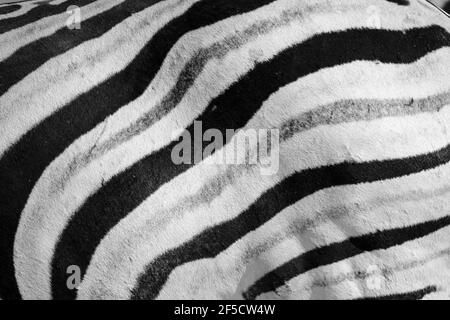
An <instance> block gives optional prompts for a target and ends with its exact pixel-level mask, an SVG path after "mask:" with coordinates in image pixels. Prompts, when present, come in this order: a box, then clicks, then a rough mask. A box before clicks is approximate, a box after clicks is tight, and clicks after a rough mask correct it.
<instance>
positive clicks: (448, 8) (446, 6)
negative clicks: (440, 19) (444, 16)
mask: <svg viewBox="0 0 450 320" xmlns="http://www.w3.org/2000/svg"><path fill="white" fill-rule="evenodd" d="M444 10H445V11H446V12H447V13H450V2H448V3H447V4H446V5H445V7H444Z"/></svg>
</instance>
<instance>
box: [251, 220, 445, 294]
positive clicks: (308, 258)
mask: <svg viewBox="0 0 450 320" xmlns="http://www.w3.org/2000/svg"><path fill="white" fill-rule="evenodd" d="M448 225H450V216H446V217H443V218H441V219H438V220H433V221H428V222H425V223H421V224H417V225H415V226H410V227H406V228H397V229H391V230H383V231H379V232H376V233H372V234H367V235H364V236H360V237H354V238H349V239H348V240H345V241H342V242H339V243H334V244H331V245H328V246H325V247H321V248H318V249H314V250H312V251H309V252H306V253H304V254H302V255H300V256H298V257H297V258H295V259H293V260H291V261H289V262H287V263H285V264H284V265H282V266H280V267H278V268H276V269H275V270H273V271H271V272H270V273H268V274H266V275H265V276H264V277H262V278H261V279H259V280H258V281H256V282H255V283H254V284H253V285H252V286H251V287H250V288H249V289H248V290H247V291H246V292H245V293H244V294H243V295H244V298H246V299H255V298H256V297H257V296H259V295H260V294H263V293H266V292H270V291H274V290H276V289H277V288H278V287H280V286H282V285H283V284H284V283H286V281H289V280H290V279H292V278H294V277H295V276H298V275H299V274H303V273H305V272H308V271H310V270H313V269H315V268H318V267H320V266H323V265H329V264H332V263H335V262H338V261H341V260H344V259H346V258H349V257H353V256H356V255H359V254H362V253H364V252H367V251H375V250H380V249H388V248H390V247H394V246H398V245H401V244H403V243H405V242H408V241H412V240H414V239H418V238H422V237H424V236H426V235H429V234H431V233H433V232H436V231H438V230H439V229H442V228H445V227H446V226H448Z"/></svg>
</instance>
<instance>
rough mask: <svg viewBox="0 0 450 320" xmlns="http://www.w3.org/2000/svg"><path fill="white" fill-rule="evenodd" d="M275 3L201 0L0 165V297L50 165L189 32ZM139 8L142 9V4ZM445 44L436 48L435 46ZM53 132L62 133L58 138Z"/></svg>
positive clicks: (8, 291) (128, 96)
mask: <svg viewBox="0 0 450 320" xmlns="http://www.w3.org/2000/svg"><path fill="white" fill-rule="evenodd" d="M272 1H273V0H258V1H249V0H235V1H233V5H230V3H229V1H228V0H203V1H201V2H199V3H196V4H195V5H194V6H192V7H191V8H190V9H189V10H188V11H187V12H186V13H185V14H184V15H183V16H181V17H179V18H177V19H175V20H173V21H172V22H170V23H169V24H167V25H166V27H165V28H164V29H162V30H160V32H158V33H157V34H156V35H155V37H154V38H153V39H152V40H151V41H150V42H149V43H148V44H147V45H146V46H145V47H144V48H143V49H142V50H141V52H140V53H139V54H138V56H137V57H136V58H135V59H134V60H133V62H132V63H131V64H130V65H129V66H128V67H127V68H126V69H125V70H123V71H122V72H120V73H119V74H117V75H115V76H114V77H113V78H110V79H109V80H108V81H106V82H104V83H102V84H100V85H98V86H97V87H95V88H94V89H93V90H91V91H90V92H88V93H86V94H83V95H81V96H80V97H78V98H77V99H76V100H74V101H73V102H71V103H70V104H69V105H67V106H65V107H64V108H63V109H61V110H59V111H58V112H56V113H55V114H53V115H52V116H51V117H49V118H47V119H46V120H45V121H43V122H42V123H41V124H40V125H38V126H37V127H35V128H33V129H32V130H30V131H29V132H28V133H27V134H26V135H25V136H23V137H22V138H21V140H20V141H19V142H18V143H17V144H16V145H15V146H14V147H13V148H12V149H10V150H8V151H7V152H6V153H5V154H4V157H3V158H2V159H1V161H0V178H1V181H3V182H4V183H5V185H8V186H10V187H9V188H1V190H0V238H1V241H0V261H2V265H1V267H2V269H1V274H2V277H1V278H0V294H2V296H4V297H5V298H7V297H15V298H18V297H19V293H18V291H17V286H16V282H15V278H14V267H13V261H12V257H13V242H14V234H15V232H16V229H17V225H18V222H19V216H20V212H21V210H22V209H23V207H24V205H25V203H26V200H27V197H28V194H29V193H30V192H31V190H32V188H33V186H34V184H35V182H36V181H37V179H38V178H39V176H40V175H41V174H42V172H43V171H44V169H45V168H46V167H47V166H48V164H49V163H51V161H53V159H54V158H56V157H57V156H58V155H59V154H60V153H61V152H63V151H64V150H65V149H66V148H67V146H68V145H69V144H70V143H72V141H74V140H75V139H76V138H77V137H79V136H81V135H82V134H84V133H86V132H88V131H89V130H91V129H92V128H94V127H95V125H96V124H98V123H99V122H101V121H103V120H104V119H105V118H106V117H107V116H109V115H110V114H112V113H114V112H115V111H116V110H118V109H119V108H120V107H122V106H123V105H125V104H127V103H129V102H130V101H132V100H134V99H136V98H137V97H138V96H140V95H141V94H142V93H143V92H144V90H145V89H146V88H147V85H148V84H149V83H150V81H151V80H152V79H153V77H154V76H155V74H156V72H157V71H158V69H159V67H160V65H161V64H162V62H163V61H164V58H165V57H166V55H167V53H168V52H169V50H170V49H171V48H172V46H173V45H174V44H175V43H176V42H177V41H178V40H179V39H180V37H182V36H183V35H184V34H185V33H187V32H189V31H191V30H195V29H197V28H201V27H203V26H206V25H209V24H212V23H215V22H217V21H220V20H222V19H226V18H228V17H231V16H233V15H237V14H242V13H246V12H249V11H252V10H254V9H256V8H259V7H262V6H263V5H265V4H268V3H270V2H272ZM133 3H134V2H133ZM139 3H140V5H143V4H142V3H143V2H142V1H139ZM152 3H153V2H152ZM136 5H137V4H136ZM125 11H127V10H125ZM131 11H133V10H131ZM119 15H122V13H119ZM112 18H113V19H117V17H112ZM94 27H97V26H96V25H95V26H93V28H94ZM94 29H95V28H94ZM430 31H431V32H433V31H432V30H430ZM438 32H439V33H440V31H438ZM83 33H84V32H83ZM425 33H428V32H427V31H425ZM441 40H442V39H441ZM432 42H434V41H433V40H432ZM442 44H443V43H441V44H440V45H439V44H438V43H435V45H437V46H442ZM431 47H434V46H433V45H432V46H431ZM425 52H427V50H425ZM425 52H424V53H425ZM420 53H421V52H420ZM420 53H419V54H420ZM14 72H15V71H14ZM68 124H70V127H68ZM55 132H57V133H58V134H57V135H55V134H54V133H55ZM4 199H8V201H6V200H4ZM116 200H117V199H116ZM101 236H103V235H101ZM64 286H65V285H64Z"/></svg>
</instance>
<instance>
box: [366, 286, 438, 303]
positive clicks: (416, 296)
mask: <svg viewBox="0 0 450 320" xmlns="http://www.w3.org/2000/svg"><path fill="white" fill-rule="evenodd" d="M436 291H437V288H436V286H429V287H426V288H423V289H420V290H416V291H412V292H406V293H397V294H393V295H388V296H379V297H373V298H365V299H360V300H422V299H423V298H424V297H425V296H427V295H429V294H431V293H435V292H436Z"/></svg>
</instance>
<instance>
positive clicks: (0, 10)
mask: <svg viewBox="0 0 450 320" xmlns="http://www.w3.org/2000/svg"><path fill="white" fill-rule="evenodd" d="M20 8H21V7H20V6H19V5H18V4H12V5H10V6H4V7H0V15H1V14H7V13H11V12H14V11H17V10H19V9H20Z"/></svg>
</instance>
